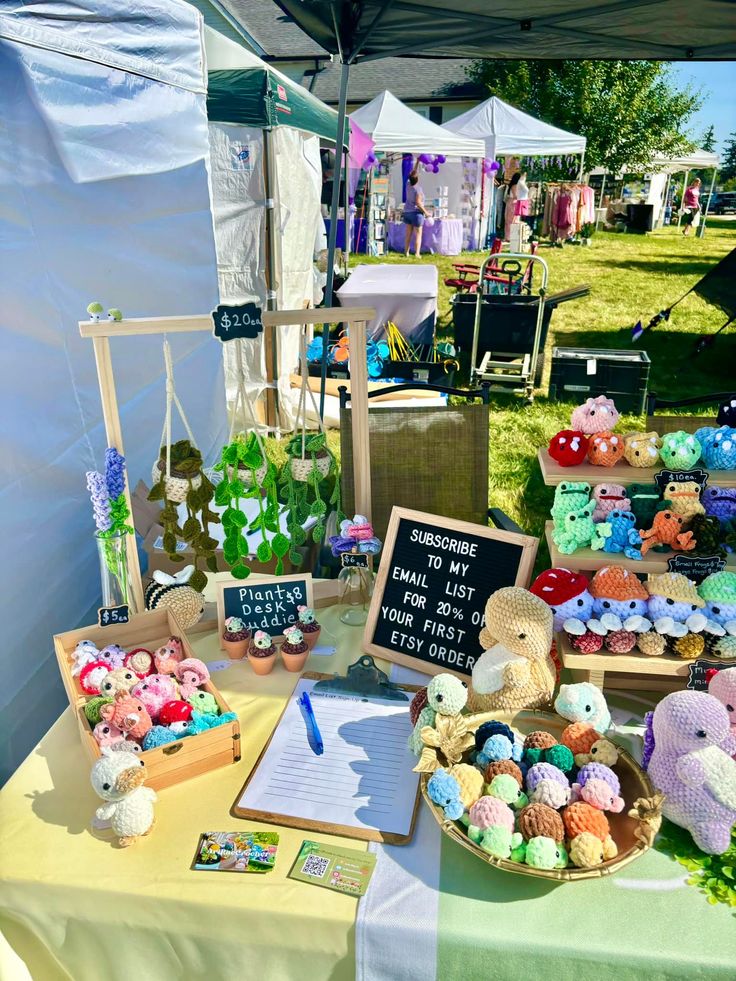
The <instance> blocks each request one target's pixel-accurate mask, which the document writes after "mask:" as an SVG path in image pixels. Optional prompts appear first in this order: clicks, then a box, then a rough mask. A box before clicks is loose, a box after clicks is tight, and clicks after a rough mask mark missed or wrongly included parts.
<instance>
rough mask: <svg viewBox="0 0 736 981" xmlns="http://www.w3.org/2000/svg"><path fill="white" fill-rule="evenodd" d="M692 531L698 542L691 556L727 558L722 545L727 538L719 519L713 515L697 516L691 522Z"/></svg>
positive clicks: (691, 551)
mask: <svg viewBox="0 0 736 981" xmlns="http://www.w3.org/2000/svg"><path fill="white" fill-rule="evenodd" d="M690 531H692V533H693V539H694V540H695V542H696V546H695V548H693V549H691V550H690V554H691V555H702V556H704V557H709V556H712V555H715V556H717V557H718V558H722V559H725V558H726V549H725V548H724V547H723V545H722V544H721V542H722V540H723V538H724V537H725V536H724V534H723V531H722V526H721V522H720V521H719V520H718V518H716V517H715V516H714V515H712V514H696V515H695V517H693V518H692V519H691V521H690Z"/></svg>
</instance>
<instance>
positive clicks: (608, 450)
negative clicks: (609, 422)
mask: <svg viewBox="0 0 736 981" xmlns="http://www.w3.org/2000/svg"><path fill="white" fill-rule="evenodd" d="M623 455H624V441H623V438H622V437H621V436H616V435H614V434H613V433H609V432H606V433H598V435H597V436H593V438H592V439H591V441H590V444H589V446H588V461H589V463H592V464H594V466H597V467H615V466H616V464H617V463H618V461H619V460H621V459H623Z"/></svg>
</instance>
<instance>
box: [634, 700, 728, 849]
mask: <svg viewBox="0 0 736 981" xmlns="http://www.w3.org/2000/svg"><path fill="white" fill-rule="evenodd" d="M647 724H648V725H649V726H650V727H651V729H650V733H649V736H648V739H646V740H645V750H646V751H648V750H649V748H650V746H651V745H652V740H653V748H651V754H650V755H649V759H648V764H647V770H648V773H649V776H650V777H651V779H652V782H653V783H654V786H655V787H656V788H657V790H659V791H661V792H662V793H663V794H665V799H664V804H663V805H662V812H663V814H664V816H665V817H666V818H669V820H670V821H673V822H674V823H675V824H679V825H680V826H681V827H683V828H686V829H687V830H688V831H689V832H690V834H691V835H692V836H693V841H694V842H695V844H696V845H697V846H698V848H700V849H702V850H703V851H704V852H708V853H709V854H711V855H720V854H722V853H723V852H725V851H726V849H727V848H728V847H729V846H730V844H731V828H732V827H733V825H734V824H736V763H735V762H734V761H733V760H732V759H731V756H730V754H731V753H733V752H734V749H735V748H736V747H735V746H734V742H735V741H736V740H734V737H733V736H732V735H731V733H730V720H729V716H728V712H727V711H726V707H725V706H724V705H721V703H720V702H719V701H718V700H717V699H715V698H713V696H712V695H707V694H705V692H699V691H687V690H686V691H677V692H673V693H672V694H671V695H667V696H665V698H663V699H662V701H661V702H660V703H659V705H657V707H656V708H655V710H654V712H653V713H652V716H651V718H647Z"/></svg>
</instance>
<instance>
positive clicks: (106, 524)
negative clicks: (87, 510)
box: [87, 470, 112, 531]
mask: <svg viewBox="0 0 736 981" xmlns="http://www.w3.org/2000/svg"><path fill="white" fill-rule="evenodd" d="M87 489H88V490H89V497H90V500H91V501H92V510H93V512H94V517H95V524H96V525H97V530H98V531H109V530H110V526H111V525H112V519H111V517H110V495H109V494H108V491H107V484H106V483H105V478H104V477H103V476H102V474H101V473H97V471H96V470H88V471H87Z"/></svg>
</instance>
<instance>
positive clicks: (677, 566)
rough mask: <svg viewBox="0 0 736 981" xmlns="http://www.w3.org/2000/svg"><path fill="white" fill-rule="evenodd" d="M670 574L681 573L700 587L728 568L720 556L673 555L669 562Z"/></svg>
mask: <svg viewBox="0 0 736 981" xmlns="http://www.w3.org/2000/svg"><path fill="white" fill-rule="evenodd" d="M667 568H668V569H669V571H670V572H679V573H681V574H682V575H683V576H687V578H688V579H692V580H693V582H694V583H696V585H699V584H700V583H701V582H702V581H703V580H704V579H706V578H707V577H708V576H710V575H711V574H712V573H714V572H722V571H723V570H724V569H725V568H726V560H725V559H722V558H720V557H719V556H718V555H687V554H680V555H673V556H672V558H671V559H668V560H667Z"/></svg>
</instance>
